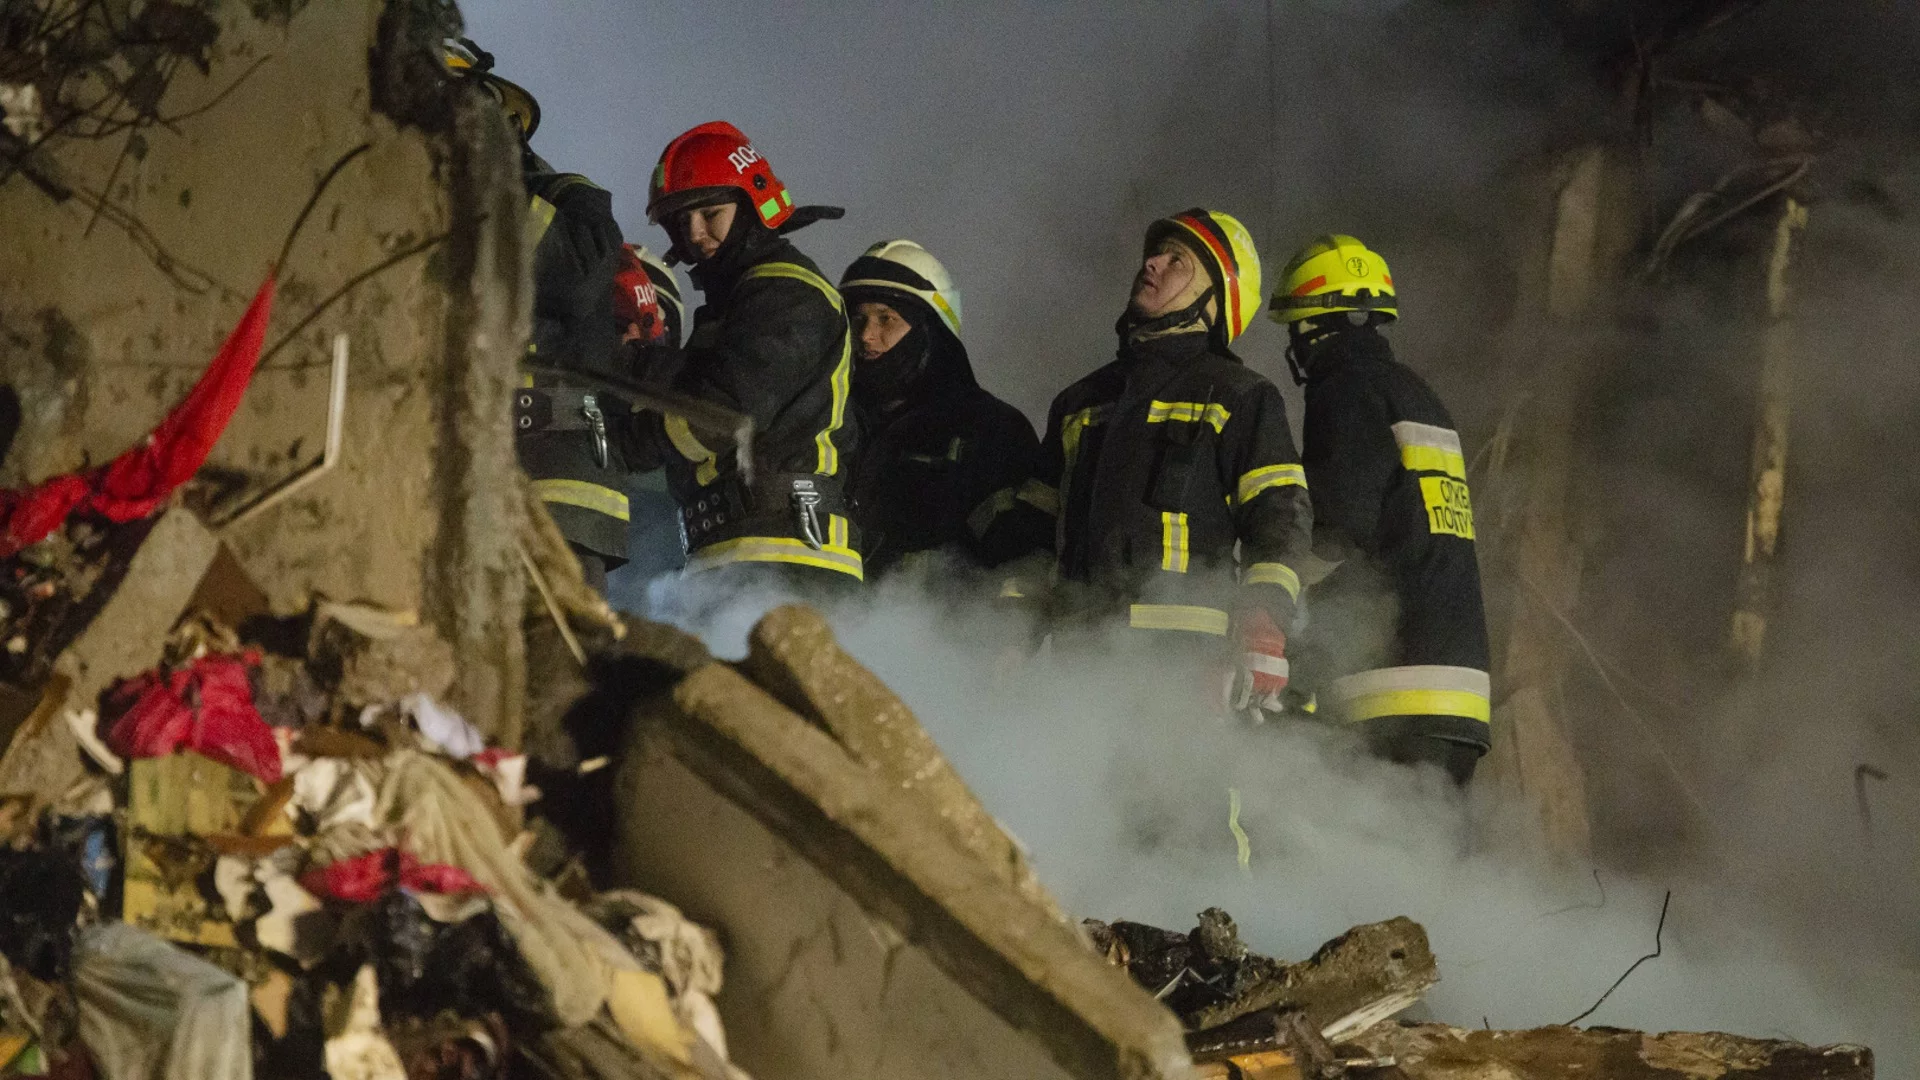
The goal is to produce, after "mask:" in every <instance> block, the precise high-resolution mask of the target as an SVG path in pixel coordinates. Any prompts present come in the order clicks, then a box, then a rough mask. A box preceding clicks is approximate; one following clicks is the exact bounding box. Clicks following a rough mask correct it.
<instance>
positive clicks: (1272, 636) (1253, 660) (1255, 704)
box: [1228, 610, 1288, 712]
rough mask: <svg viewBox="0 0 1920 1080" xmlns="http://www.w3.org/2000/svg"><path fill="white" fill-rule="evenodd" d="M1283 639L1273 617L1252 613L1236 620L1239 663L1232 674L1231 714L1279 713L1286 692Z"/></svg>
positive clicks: (1285, 663) (1284, 643)
mask: <svg viewBox="0 0 1920 1080" xmlns="http://www.w3.org/2000/svg"><path fill="white" fill-rule="evenodd" d="M1287 674H1288V672H1287V635H1286V634H1284V633H1282V632H1281V630H1280V628H1279V627H1278V626H1275V625H1274V623H1273V616H1271V615H1268V614H1267V613H1266V612H1265V611H1261V610H1255V611H1253V612H1251V613H1250V614H1247V615H1245V616H1242V617H1241V619H1240V662H1239V664H1238V666H1237V668H1236V670H1235V672H1234V679H1233V690H1232V693H1231V694H1230V697H1229V700H1228V706H1229V707H1230V708H1232V709H1233V710H1234V711H1235V712H1240V711H1244V710H1246V709H1248V708H1258V709H1260V710H1261V711H1263V712H1278V711H1280V709H1281V700H1280V693H1281V691H1283V690H1285V689H1286V688H1287Z"/></svg>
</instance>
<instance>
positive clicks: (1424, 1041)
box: [1353, 1023, 1873, 1080]
mask: <svg viewBox="0 0 1920 1080" xmlns="http://www.w3.org/2000/svg"><path fill="white" fill-rule="evenodd" d="M1353 1042H1354V1043H1355V1044H1357V1045H1359V1046H1362V1047H1364V1048H1366V1050H1367V1052H1368V1053H1370V1054H1374V1055H1378V1056H1391V1057H1393V1058H1395V1059H1396V1060H1397V1062H1398V1064H1397V1065H1396V1067H1395V1068H1393V1069H1388V1070H1382V1071H1380V1072H1377V1073H1374V1074H1372V1075H1373V1077H1374V1078H1377V1080H1566V1078H1568V1077H1590V1078H1592V1080H1873V1051H1871V1050H1868V1049H1866V1048H1865V1047H1860V1046H1828V1047H1814V1046H1804V1045H1802V1044H1800V1043H1789V1042H1776V1041H1772V1040H1766V1039H1743V1038H1740V1037H1738V1036H1734V1035H1723V1034H1719V1033H1715V1032H1708V1033H1704V1034H1692V1033H1687V1032H1668V1033H1665V1034H1661V1035H1653V1034H1647V1033H1644V1032H1638V1031H1620V1030H1617V1029H1614V1028H1585V1029H1581V1028H1570V1027H1545V1028H1536V1029H1533V1030H1531V1031H1473V1030H1468V1029H1463V1028H1454V1027H1448V1026H1446V1025H1444V1024H1398V1023H1386V1024H1380V1025H1378V1026H1376V1027H1374V1028H1372V1029H1371V1030H1369V1031H1367V1032H1365V1033H1363V1034H1361V1035H1360V1036H1359V1037H1357V1038H1355V1039H1354V1040H1353Z"/></svg>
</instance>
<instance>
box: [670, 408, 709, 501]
mask: <svg viewBox="0 0 1920 1080" xmlns="http://www.w3.org/2000/svg"><path fill="white" fill-rule="evenodd" d="M661 426H662V427H664V428H666V431H667V441H668V442H670V443H672V444H673V448H674V450H675V451H677V452H678V453H679V454H680V456H681V457H683V458H686V459H687V460H688V461H691V462H693V463H694V464H695V468H694V470H693V479H694V482H695V483H697V484H699V485H700V486H701V487H706V486H707V485H708V484H711V483H713V482H714V481H715V480H717V479H719V477H720V455H718V454H716V453H714V452H713V451H712V450H709V449H707V445H706V444H705V443H703V442H701V441H700V440H699V438H698V437H696V436H695V435H694V433H693V429H692V428H691V427H689V426H688V425H687V418H686V417H684V416H671V415H670V416H668V417H667V418H666V419H665V421H664V422H662V424H661Z"/></svg>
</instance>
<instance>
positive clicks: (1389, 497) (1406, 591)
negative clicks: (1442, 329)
mask: <svg viewBox="0 0 1920 1080" xmlns="http://www.w3.org/2000/svg"><path fill="white" fill-rule="evenodd" d="M1307 370H1308V381H1307V408H1306V429H1305V431H1304V433H1303V434H1304V436H1305V451H1306V452H1305V455H1304V459H1305V463H1306V471H1307V481H1308V484H1309V488H1310V490H1311V491H1312V497H1313V508H1314V546H1315V550H1316V553H1317V554H1319V555H1321V556H1322V557H1323V558H1326V559H1329V560H1333V561H1337V562H1339V563H1340V566H1339V568H1338V569H1336V570H1335V571H1334V572H1333V573H1332V574H1331V575H1329V576H1328V577H1327V579H1326V580H1325V581H1324V582H1323V583H1321V584H1320V585H1319V586H1316V587H1315V589H1314V592H1313V596H1312V602H1311V603H1312V610H1313V612H1314V622H1315V624H1316V627H1317V626H1318V625H1319V624H1320V623H1321V622H1322V618H1321V616H1322V614H1323V613H1324V614H1326V615H1327V616H1328V620H1327V621H1328V622H1329V623H1338V622H1339V618H1338V614H1337V610H1338V609H1340V608H1342V607H1345V608H1348V609H1352V608H1356V607H1357V608H1364V609H1369V610H1372V611H1375V612H1378V613H1382V615H1383V617H1384V618H1390V619H1391V620H1392V626H1391V628H1390V632H1388V633H1384V634H1381V635H1379V636H1378V638H1377V639H1376V640H1375V643H1374V644H1373V645H1371V646H1369V647H1363V648H1360V649H1358V650H1357V651H1356V650H1354V649H1352V648H1347V649H1346V650H1345V651H1346V653H1347V656H1348V659H1347V662H1346V663H1345V664H1344V667H1345V670H1344V671H1336V672H1334V673H1333V674H1339V675H1342V676H1343V677H1340V678H1337V679H1333V680H1332V681H1331V682H1324V681H1323V682H1321V683H1320V684H1319V687H1318V689H1319V695H1318V696H1319V705H1320V707H1321V708H1322V709H1323V710H1328V709H1330V710H1331V711H1332V714H1333V716H1334V717H1335V718H1338V719H1341V720H1345V721H1350V722H1355V723H1361V724H1364V725H1366V727H1367V729H1368V731H1369V734H1370V735H1372V736H1374V737H1375V738H1376V739H1387V740H1393V739H1397V738H1403V737H1405V736H1409V735H1411V736H1425V737H1429V738H1438V739H1442V740H1445V741H1448V742H1456V743H1465V744H1470V745H1473V746H1477V747H1479V748H1480V749H1481V751H1482V752H1484V751H1485V749H1486V748H1487V746H1488V745H1489V739H1488V730H1489V729H1488V713H1489V690H1488V680H1487V628H1486V616H1485V613H1484V611H1483V608H1482V602H1481V595H1480V569H1479V565H1478V563H1477V562H1476V560H1475V557H1474V544H1473V540H1474V532H1473V504H1472V500H1471V499H1470V497H1469V495H1468V492H1467V479H1466V478H1467V470H1466V460H1465V458H1464V457H1463V456H1462V454H1461V450H1460V436H1459V435H1458V433H1456V431H1455V430H1454V426H1453V418H1452V417H1451V416H1449V415H1448V413H1447V410H1446V407H1445V406H1443V405H1442V404H1441V403H1440V399H1439V398H1438V397H1437V396H1435V394H1434V392H1433V391H1432V389H1430V388H1429V387H1428V386H1427V384H1426V383H1425V382H1424V381H1422V380H1421V378H1420V377H1419V376H1418V375H1415V374H1414V373H1413V372H1412V371H1411V370H1409V369H1408V368H1407V367H1406V366H1404V365H1402V364H1400V363H1399V362H1397V361H1396V360H1395V359H1394V358H1393V350H1392V348H1391V347H1390V346H1389V345H1388V343H1387V340H1386V338H1385V337H1384V336H1382V335H1381V334H1380V333H1379V331H1378V330H1376V329H1373V328H1371V327H1368V328H1360V329H1355V330H1352V331H1347V332H1342V333H1340V334H1339V335H1338V336H1337V337H1336V338H1335V339H1333V340H1332V341H1330V342H1327V343H1325V344H1323V345H1320V346H1316V348H1315V352H1314V354H1313V359H1312V362H1311V363H1310V364H1309V366H1308V369H1307ZM1381 594H1384V595H1385V597H1386V598H1387V599H1388V600H1389V601H1390V602H1388V603H1385V604H1381V603H1378V602H1377V601H1378V600H1379V599H1380V596H1381ZM1362 636H1363V635H1362ZM1334 651H1335V652H1336V653H1337V652H1339V651H1341V650H1340V649H1335V650H1334ZM1305 667H1306V665H1305V663H1304V661H1303V663H1302V668H1303V674H1304V673H1305V670H1304V669H1305Z"/></svg>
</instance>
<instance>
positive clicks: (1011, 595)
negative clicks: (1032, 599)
mask: <svg viewBox="0 0 1920 1080" xmlns="http://www.w3.org/2000/svg"><path fill="white" fill-rule="evenodd" d="M1026 598H1027V593H1026V589H1025V587H1024V586H1022V585H1021V584H1020V579H1019V578H1007V579H1006V580H1004V581H1002V582H1001V583H1000V599H1002V600H1025V599H1026Z"/></svg>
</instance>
